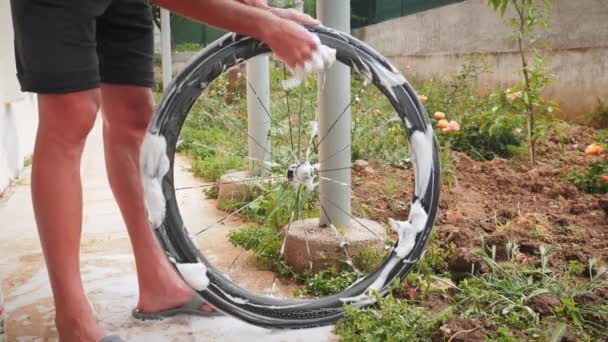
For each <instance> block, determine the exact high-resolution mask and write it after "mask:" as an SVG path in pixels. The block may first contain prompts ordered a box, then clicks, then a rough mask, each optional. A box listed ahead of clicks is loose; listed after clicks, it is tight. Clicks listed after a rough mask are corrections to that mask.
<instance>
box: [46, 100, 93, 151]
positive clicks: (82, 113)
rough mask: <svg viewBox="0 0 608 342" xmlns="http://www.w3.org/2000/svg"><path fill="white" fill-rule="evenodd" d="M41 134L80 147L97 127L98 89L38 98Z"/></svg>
mask: <svg viewBox="0 0 608 342" xmlns="http://www.w3.org/2000/svg"><path fill="white" fill-rule="evenodd" d="M38 99H39V100H38V107H39V112H40V133H41V134H45V135H48V136H52V137H54V138H55V139H58V140H60V141H61V142H63V143H66V144H72V145H75V146H80V145H82V144H83V143H84V141H85V140H86V137H87V135H88V134H89V132H90V131H91V130H92V129H93V126H94V125H95V118H96V116H97V111H98V110H99V94H98V92H97V91H95V90H90V91H84V92H77V93H68V94H51V95H39V97H38Z"/></svg>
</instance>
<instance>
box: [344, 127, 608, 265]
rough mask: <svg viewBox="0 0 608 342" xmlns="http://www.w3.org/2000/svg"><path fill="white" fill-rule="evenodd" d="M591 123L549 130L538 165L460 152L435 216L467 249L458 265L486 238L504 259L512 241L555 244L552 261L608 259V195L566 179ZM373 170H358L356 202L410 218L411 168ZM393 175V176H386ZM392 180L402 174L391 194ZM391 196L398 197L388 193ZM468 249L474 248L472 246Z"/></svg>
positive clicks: (528, 256)
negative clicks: (556, 131)
mask: <svg viewBox="0 0 608 342" xmlns="http://www.w3.org/2000/svg"><path fill="white" fill-rule="evenodd" d="M593 134H594V132H593V130H591V129H588V128H585V127H579V126H564V128H563V135H561V136H560V137H555V136H551V137H549V139H548V141H547V143H546V144H545V145H543V146H542V147H541V148H540V158H539V165H538V166H537V167H535V168H533V169H531V168H529V167H527V166H526V163H524V162H519V163H515V162H511V161H508V160H505V159H494V160H492V161H486V162H480V161H476V160H473V159H471V158H470V157H468V156H467V155H466V154H463V153H457V154H456V157H457V158H456V159H457V160H458V161H457V166H456V168H455V171H454V179H455V182H454V184H453V186H452V187H449V188H448V187H446V186H444V187H443V189H442V195H441V196H442V197H441V201H440V211H439V215H438V217H437V226H438V230H439V235H438V238H439V239H440V240H441V242H443V243H454V244H455V245H456V247H457V248H464V249H466V250H468V251H467V252H466V253H465V252H464V251H461V253H455V254H454V258H460V259H462V260H460V259H459V260H452V261H451V262H452V263H453V264H454V267H456V268H458V269H459V270H460V269H461V268H468V267H470V266H471V264H475V263H476V262H477V260H473V259H471V258H466V257H465V254H466V255H468V254H470V251H472V250H474V249H479V248H480V246H481V245H482V239H483V240H485V244H486V245H496V246H497V249H496V257H497V259H498V260H504V259H506V257H507V255H506V248H505V245H506V242H507V241H514V242H517V243H518V245H519V246H520V252H521V253H522V260H523V259H525V260H528V261H530V262H536V259H537V257H538V255H539V250H540V245H541V244H545V245H551V251H550V253H551V254H552V255H553V256H555V257H557V259H558V260H557V261H556V260H554V261H553V264H554V266H559V265H560V264H562V263H563V262H564V261H570V260H577V261H580V262H582V263H583V264H587V262H588V260H589V258H591V257H596V258H603V259H604V260H605V259H608V239H606V235H607V234H608V195H591V194H586V193H583V192H581V191H579V190H578V189H577V188H576V187H575V186H574V185H572V184H571V183H569V182H568V181H567V180H565V179H564V177H563V175H564V174H566V173H567V172H568V171H569V170H570V169H571V168H572V167H576V166H577V165H583V164H585V163H586V160H585V155H584V153H582V151H583V150H584V148H585V146H586V145H587V144H588V143H589V142H590V139H591V137H592V135H593ZM370 166H371V167H373V169H374V170H375V173H374V174H373V175H370V174H363V172H361V171H357V169H355V170H354V172H353V175H354V184H355V185H357V184H358V185H361V186H362V187H361V188H362V189H363V190H361V191H359V192H357V191H355V192H354V195H355V203H354V205H353V208H356V207H357V204H356V203H357V202H358V203H359V204H360V207H362V208H364V209H365V210H366V212H367V213H368V214H369V216H370V217H371V218H372V219H376V220H380V221H385V220H386V218H387V217H392V218H396V219H404V218H406V217H407V215H408V212H409V203H407V201H406V200H407V199H408V198H410V196H411V189H412V175H411V170H408V169H402V168H396V167H391V166H388V165H383V164H380V163H373V162H371V163H370ZM387 177H388V178H390V182H389V181H387V179H388V178H387ZM387 182H389V183H392V182H397V183H398V186H395V187H394V188H395V189H392V190H391V191H392V192H391V193H390V196H387ZM387 197H392V198H387ZM467 253H468V254H467Z"/></svg>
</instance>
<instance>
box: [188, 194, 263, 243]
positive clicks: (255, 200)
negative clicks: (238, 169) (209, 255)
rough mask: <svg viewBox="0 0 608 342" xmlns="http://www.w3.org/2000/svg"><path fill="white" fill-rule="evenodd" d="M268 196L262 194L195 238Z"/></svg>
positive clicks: (203, 230)
mask: <svg viewBox="0 0 608 342" xmlns="http://www.w3.org/2000/svg"><path fill="white" fill-rule="evenodd" d="M266 195H268V193H265V194H262V195H260V196H258V198H256V199H254V200H253V201H251V202H249V203H248V204H247V205H244V206H242V207H240V208H239V209H238V210H237V211H235V212H233V213H231V214H230V215H228V216H225V217H223V218H222V219H220V220H218V221H216V222H214V223H212V224H210V225H208V226H207V227H205V228H203V229H201V230H200V231H199V232H198V233H196V234H194V236H199V235H200V234H202V233H204V232H206V231H208V230H209V229H211V228H213V227H215V226H217V225H218V224H220V223H222V222H224V221H226V220H228V219H229V218H231V217H234V216H236V215H237V214H238V213H240V212H241V211H243V210H245V209H247V208H249V207H251V206H252V205H253V204H254V203H256V202H259V201H260V200H262V199H263V198H264V196H266Z"/></svg>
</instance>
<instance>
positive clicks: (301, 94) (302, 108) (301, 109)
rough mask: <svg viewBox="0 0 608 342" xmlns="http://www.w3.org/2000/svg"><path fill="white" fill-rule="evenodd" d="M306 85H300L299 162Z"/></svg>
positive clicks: (299, 157)
mask: <svg viewBox="0 0 608 342" xmlns="http://www.w3.org/2000/svg"><path fill="white" fill-rule="evenodd" d="M304 83H305V82H302V85H300V110H299V113H298V161H300V160H302V158H301V157H302V156H301V155H300V154H301V153H302V147H301V144H302V112H303V111H304Z"/></svg>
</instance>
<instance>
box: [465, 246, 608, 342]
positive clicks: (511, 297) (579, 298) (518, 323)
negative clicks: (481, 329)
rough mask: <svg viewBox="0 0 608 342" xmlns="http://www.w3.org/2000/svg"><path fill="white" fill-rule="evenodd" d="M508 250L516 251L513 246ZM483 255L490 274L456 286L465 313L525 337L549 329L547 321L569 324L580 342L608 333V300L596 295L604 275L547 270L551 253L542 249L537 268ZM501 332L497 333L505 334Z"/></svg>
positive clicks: (604, 283) (606, 283)
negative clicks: (590, 276) (583, 276)
mask: <svg viewBox="0 0 608 342" xmlns="http://www.w3.org/2000/svg"><path fill="white" fill-rule="evenodd" d="M511 252H512V254H515V253H517V248H516V247H513V245H512V246H511ZM482 257H483V259H484V262H485V263H486V265H487V266H488V269H489V272H488V273H487V274H484V275H481V276H472V277H471V278H468V279H465V280H463V281H461V282H460V284H459V288H460V290H461V291H460V292H459V293H458V294H457V296H456V299H457V300H458V303H459V306H460V308H461V310H462V311H463V314H464V315H465V316H466V317H470V318H480V319H483V320H485V321H487V322H489V323H491V324H495V325H496V326H501V327H503V328H505V331H507V330H506V329H508V330H510V331H511V332H512V333H513V332H517V333H516V334H515V335H516V336H517V337H518V338H523V339H525V340H529V339H531V338H535V339H538V338H539V337H542V336H544V337H548V334H551V333H553V331H547V330H546V329H545V328H544V326H545V325H546V322H549V321H548V320H549V319H550V322H562V323H565V324H567V325H568V326H569V327H571V329H572V330H573V331H574V332H575V333H576V334H577V335H578V336H579V337H580V338H582V339H583V340H597V339H598V338H599V339H601V338H605V337H606V336H607V333H606V331H605V329H604V328H603V327H604V326H605V324H607V323H608V301H607V300H606V299H605V298H604V299H602V297H600V296H599V295H598V293H601V291H606V288H607V286H608V280H606V278H605V277H600V276H597V277H595V278H593V279H591V280H588V281H586V280H581V279H579V278H578V277H576V276H572V275H571V272H569V271H568V270H561V271H559V272H558V271H554V270H551V269H549V267H548V263H549V262H548V261H549V257H550V256H549V254H548V251H547V249H546V248H544V247H542V248H541V263H540V266H539V267H537V268H529V267H527V266H521V265H516V264H513V263H511V262H507V263H500V264H499V263H497V262H496V261H495V259H494V258H493V257H492V255H491V254H490V255H488V254H486V253H484V254H483V255H482ZM512 260H514V259H513V257H512ZM578 266H579V265H574V267H575V268H579V267H578ZM537 297H538V298H537ZM583 298H587V300H583ZM590 298H593V299H592V300H590ZM505 331H503V332H502V333H500V334H501V335H503V336H504V335H505Z"/></svg>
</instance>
